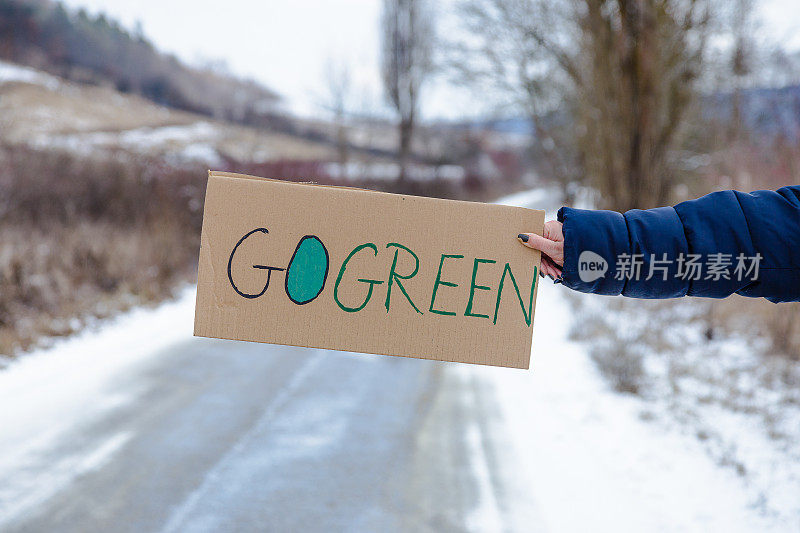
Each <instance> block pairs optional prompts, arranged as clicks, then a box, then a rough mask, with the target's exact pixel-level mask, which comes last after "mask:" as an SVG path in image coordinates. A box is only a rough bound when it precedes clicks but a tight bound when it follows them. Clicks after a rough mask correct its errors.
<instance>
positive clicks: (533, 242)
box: [517, 233, 564, 266]
mask: <svg viewBox="0 0 800 533" xmlns="http://www.w3.org/2000/svg"><path fill="white" fill-rule="evenodd" d="M517 238H518V239H519V241H520V242H521V243H522V244H524V245H525V246H527V247H528V248H533V249H534V250H539V251H541V252H542V253H544V254H546V255H547V256H548V257H549V258H550V259H552V260H553V263H554V264H555V265H557V266H561V265H563V264H564V243H563V242H558V241H552V240H550V239H546V238H544V237H542V236H541V235H537V234H535V233H520V234H519V235H517Z"/></svg>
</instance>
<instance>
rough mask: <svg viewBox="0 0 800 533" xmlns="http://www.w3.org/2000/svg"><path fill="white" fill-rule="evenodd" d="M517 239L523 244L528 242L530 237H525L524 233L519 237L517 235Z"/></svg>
mask: <svg viewBox="0 0 800 533" xmlns="http://www.w3.org/2000/svg"><path fill="white" fill-rule="evenodd" d="M517 239H519V240H521V241H522V242H528V236H527V235H525V234H524V233H520V234H519V235H517Z"/></svg>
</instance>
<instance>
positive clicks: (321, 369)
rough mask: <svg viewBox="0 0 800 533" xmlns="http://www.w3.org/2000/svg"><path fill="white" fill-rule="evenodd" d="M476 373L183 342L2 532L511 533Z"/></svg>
mask: <svg viewBox="0 0 800 533" xmlns="http://www.w3.org/2000/svg"><path fill="white" fill-rule="evenodd" d="M472 376H474V374H472V373H470V372H467V371H464V366H463V365H456V364H446V363H437V362H432V361H418V360H413V359H404V358H392V357H379V356H364V355H352V354H346V353H339V352H329V351H323V350H311V349H300V348H292V347H280V346H269V345H261V344H251V343H242V342H232V341H218V340H210V339H191V340H187V341H184V342H181V343H179V344H176V345H174V346H172V347H170V348H169V349H166V350H164V351H163V353H160V354H159V355H158V356H157V357H153V358H150V359H148V360H147V361H146V362H145V363H142V364H141V365H139V366H137V367H135V368H134V370H133V371H132V372H130V373H129V374H127V375H125V376H124V377H122V378H117V381H116V382H115V383H114V384H113V386H114V389H115V390H116V391H117V392H118V393H119V395H120V397H124V398H128V399H127V400H126V401H124V402H120V405H118V406H116V407H112V408H109V409H108V410H107V411H106V412H104V414H103V416H100V417H95V418H94V419H93V420H92V421H91V422H90V423H89V422H87V423H86V425H85V426H84V427H75V428H73V429H72V430H71V431H70V433H69V434H68V435H65V436H64V437H63V438H61V439H59V441H58V444H57V446H55V447H54V448H53V449H51V450H50V451H48V455H45V456H43V457H41V458H40V460H39V461H38V462H37V463H36V464H32V465H28V466H26V469H27V474H28V475H32V476H40V479H41V480H42V483H43V484H46V483H47V479H48V471H49V470H50V469H52V468H57V467H58V465H62V467H63V468H75V469H77V470H78V471H79V472H80V473H79V475H76V476H75V477H74V479H72V480H71V481H70V483H68V484H66V485H65V486H61V487H58V488H57V489H53V491H51V492H44V494H45V496H43V497H41V498H40V499H39V500H37V501H36V504H35V505H30V506H28V508H26V509H25V511H24V512H20V513H16V515H13V516H11V517H7V518H8V519H7V520H6V521H5V522H0V530H2V531H6V532H40V531H41V532H50V531H58V532H64V533H67V532H109V531H113V532H127V531H130V532H143V531H147V532H149V531H153V532H172V531H175V532H178V531H180V532H183V531H188V532H194V531H203V532H205V531H208V532H212V531H213V532H220V531H243V532H244V531H281V532H283V531H304V532H305V531H312V532H313V531H326V532H327V531H381V532H383V531H445V532H446V531H468V530H476V529H486V527H485V526H486V525H487V523H488V524H489V526H490V528H489V529H492V530H497V531H503V530H506V529H507V527H506V525H505V524H503V516H504V515H505V514H506V513H505V511H506V509H505V506H508V505H512V504H513V503H512V501H513V498H511V495H510V492H511V491H512V489H511V488H510V485H509V484H508V483H507V481H508V477H509V474H508V471H509V468H508V465H503V464H502V461H501V459H502V457H503V450H502V446H503V444H502V440H501V439H500V438H499V437H498V435H500V434H501V433H502V432H501V431H499V429H498V428H497V427H495V425H496V424H497V423H498V422H497V420H496V418H497V417H496V410H497V408H496V405H494V403H493V402H494V400H493V392H492V388H491V385H488V384H487V383H486V382H483V381H480V380H478V379H476V378H475V377H472ZM92 454H94V455H96V457H94V459H92V457H93V455H92ZM69 457H81V458H82V459H80V460H79V463H78V464H77V465H76V464H75V463H74V462H73V463H69V461H67V462H66V463H65V462H64V458H69ZM87 457H88V459H87ZM87 461H89V462H91V464H89V463H87ZM64 465H66V466H64ZM81 465H83V466H85V468H83V469H81V468H80V466H81ZM511 470H512V471H513V468H512V469H511ZM46 488H47V487H42V489H43V490H44V489H46ZM487 513H488V514H487ZM487 519H488V522H487ZM476 524H480V525H482V526H481V527H478V526H477V525H476ZM531 529H532V530H533V528H531Z"/></svg>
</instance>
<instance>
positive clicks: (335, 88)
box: [325, 59, 352, 172]
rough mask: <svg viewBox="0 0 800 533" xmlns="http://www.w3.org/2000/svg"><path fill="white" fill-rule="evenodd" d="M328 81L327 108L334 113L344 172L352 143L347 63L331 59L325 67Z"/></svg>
mask: <svg viewBox="0 0 800 533" xmlns="http://www.w3.org/2000/svg"><path fill="white" fill-rule="evenodd" d="M325 71H326V72H325V74H326V76H325V77H326V79H327V80H328V95H327V100H328V102H327V107H328V108H329V109H330V111H331V112H332V113H333V120H334V127H335V128H336V149H337V152H338V153H339V164H340V165H341V167H342V171H343V172H344V169H345V165H347V160H348V156H349V147H350V141H349V139H348V135H347V114H348V113H349V112H350V106H351V105H352V103H351V99H352V86H351V76H350V69H349V68H348V66H347V63H345V62H342V61H339V62H337V61H336V60H334V59H329V60H328V62H327V63H326V67H325Z"/></svg>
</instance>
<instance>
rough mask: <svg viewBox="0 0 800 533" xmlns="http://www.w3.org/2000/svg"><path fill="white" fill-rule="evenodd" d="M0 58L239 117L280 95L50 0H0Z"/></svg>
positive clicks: (263, 108)
mask: <svg viewBox="0 0 800 533" xmlns="http://www.w3.org/2000/svg"><path fill="white" fill-rule="evenodd" d="M0 59H5V60H7V61H11V62H14V63H19V64H23V65H27V66H31V67H34V68H36V69H39V70H43V71H45V72H48V73H50V74H54V75H57V76H60V77H63V78H65V79H67V80H70V81H75V82H81V83H86V84H92V85H99V86H107V87H111V88H114V89H116V90H118V91H120V92H122V93H128V94H135V95H140V96H142V97H144V98H146V99H148V100H151V101H153V102H155V103H157V104H160V105H164V106H168V107H171V108H175V109H180V110H184V111H192V112H195V113H198V114H202V115H207V116H211V117H214V118H217V119H225V120H232V121H236V122H244V123H252V124H255V123H258V124H264V123H266V122H268V121H269V118H270V117H271V116H273V115H274V114H275V112H276V108H277V105H278V103H279V100H280V98H279V97H278V95H277V94H276V93H274V92H273V91H271V90H270V89H267V88H265V87H263V86H262V85H259V84H257V83H255V82H252V81H248V80H240V79H236V78H234V77H231V76H227V75H222V74H218V73H215V72H211V71H208V70H201V69H197V68H191V67H189V66H187V65H185V64H183V63H181V62H180V61H179V60H177V59H176V58H175V57H173V56H170V55H167V54H164V53H162V52H160V51H158V50H157V49H156V48H155V47H154V46H153V44H152V43H151V42H150V41H148V40H147V39H146V38H145V37H144V35H142V34H141V32H136V34H132V33H130V32H128V31H127V30H125V29H124V28H122V27H121V26H120V25H119V24H118V23H117V22H115V21H113V20H109V19H108V18H106V17H105V16H104V15H102V14H101V15H98V16H96V17H93V16H90V15H88V14H87V13H86V11H84V10H80V11H78V12H71V11H69V10H67V9H65V8H64V6H63V5H62V4H60V3H58V2H53V1H51V0H0Z"/></svg>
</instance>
